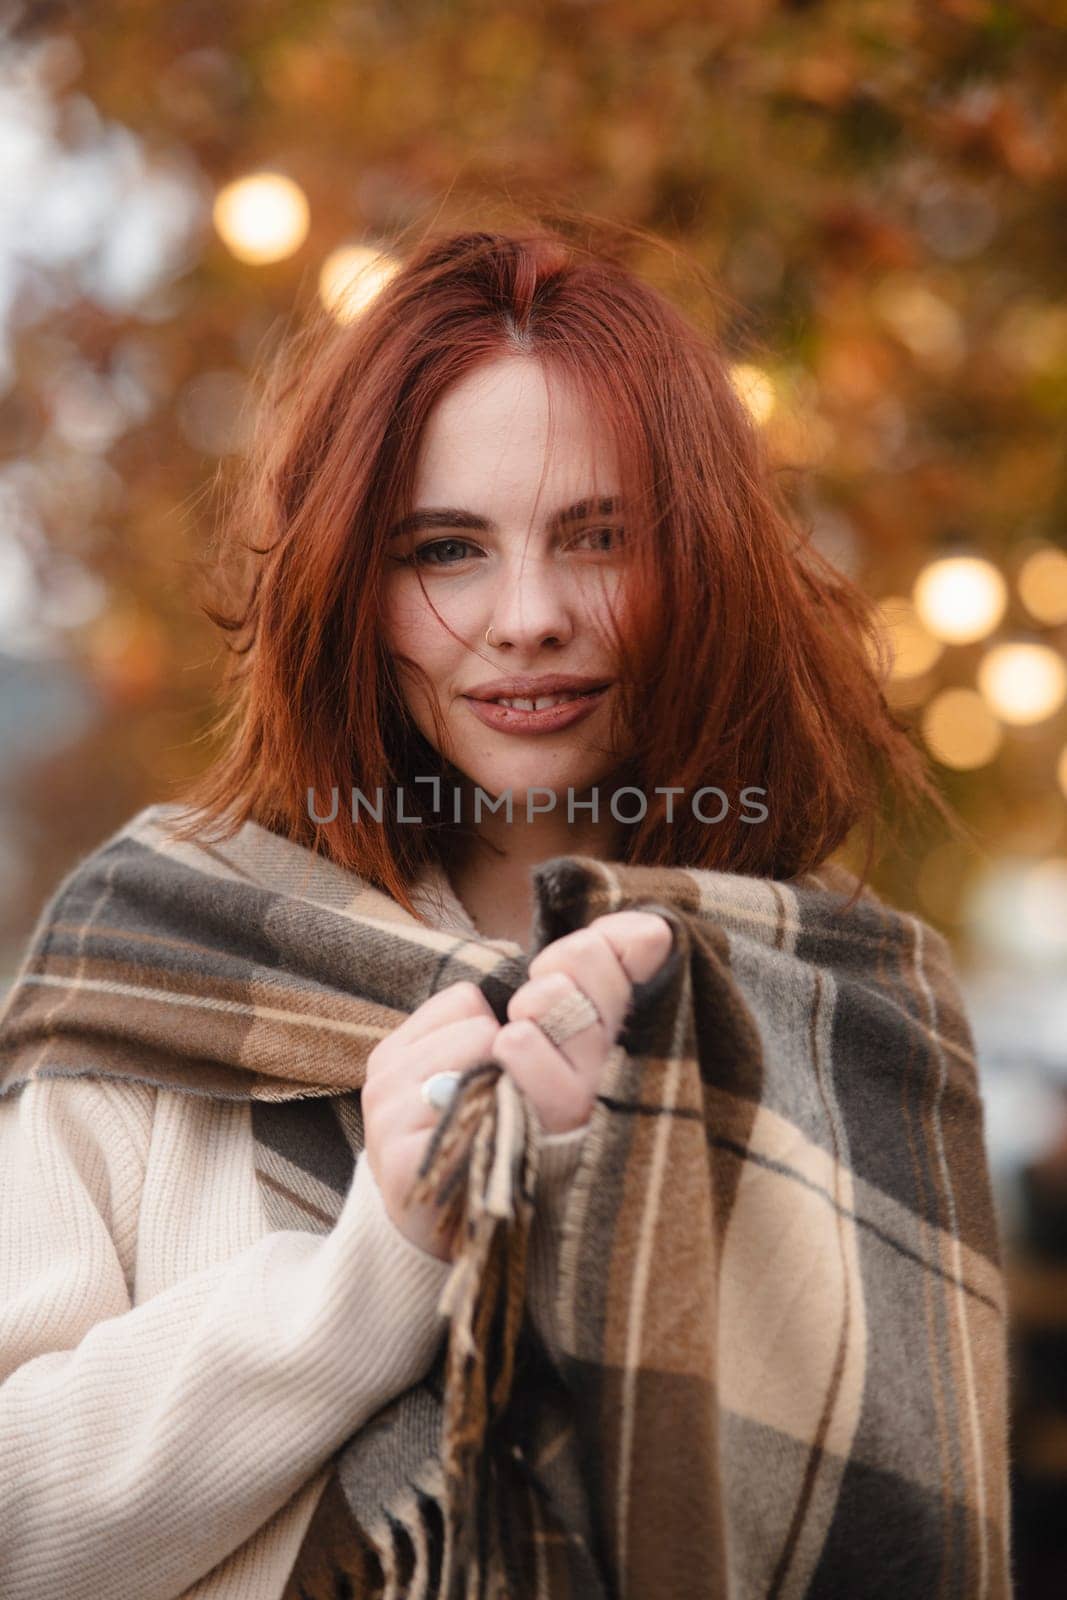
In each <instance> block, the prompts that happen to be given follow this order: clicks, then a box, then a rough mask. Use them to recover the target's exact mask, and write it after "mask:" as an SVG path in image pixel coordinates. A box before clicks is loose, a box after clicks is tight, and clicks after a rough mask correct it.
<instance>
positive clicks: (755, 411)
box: [730, 361, 778, 422]
mask: <svg viewBox="0 0 1067 1600" xmlns="http://www.w3.org/2000/svg"><path fill="white" fill-rule="evenodd" d="M730 381H731V383H732V384H733V386H734V388H735V389H736V391H737V393H738V395H739V397H740V398H741V400H743V401H744V403H745V405H746V406H747V407H748V409H749V412H750V413H751V415H752V417H753V418H754V419H755V421H756V422H766V421H767V419H768V418H769V417H770V416H771V414H772V412H773V411H774V409H775V406H776V405H777V404H778V396H777V393H776V391H775V387H774V383H773V380H772V379H771V377H770V376H769V374H768V373H766V372H764V370H763V368H762V367H757V366H756V365H755V363H754V362H750V361H735V362H734V363H733V365H732V366H731V367H730Z"/></svg>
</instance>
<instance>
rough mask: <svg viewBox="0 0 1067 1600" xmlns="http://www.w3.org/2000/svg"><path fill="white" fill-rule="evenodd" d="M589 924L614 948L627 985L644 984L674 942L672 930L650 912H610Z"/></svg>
mask: <svg viewBox="0 0 1067 1600" xmlns="http://www.w3.org/2000/svg"><path fill="white" fill-rule="evenodd" d="M589 927H590V929H591V930H594V931H595V932H597V933H598V934H600V936H601V938H603V939H605V940H606V941H607V943H608V944H609V945H610V946H611V948H612V949H613V950H614V951H615V954H616V955H617V956H618V958H619V961H620V962H621V964H622V967H623V969H624V971H625V972H626V975H627V977H628V978H629V980H630V983H631V984H634V983H645V982H647V980H648V979H649V978H651V977H652V974H653V973H654V972H658V971H659V969H660V967H662V965H663V963H664V962H665V961H666V959H667V957H668V956H669V955H670V952H671V946H672V945H673V943H674V929H673V928H672V927H671V925H670V923H669V922H668V921H667V919H666V917H661V916H660V915H659V914H658V913H657V912H654V911H611V912H608V914H607V915H606V916H603V917H596V918H595V919H594V920H593V921H592V922H591V923H590V924H589ZM561 942H562V941H561ZM551 948H552V947H551V945H550V946H549V949H551Z"/></svg>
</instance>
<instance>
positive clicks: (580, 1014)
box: [533, 988, 604, 1047]
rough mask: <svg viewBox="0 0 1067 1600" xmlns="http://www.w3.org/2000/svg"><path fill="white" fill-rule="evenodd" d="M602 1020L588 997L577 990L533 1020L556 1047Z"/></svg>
mask: <svg viewBox="0 0 1067 1600" xmlns="http://www.w3.org/2000/svg"><path fill="white" fill-rule="evenodd" d="M603 1020H604V1019H603V1018H602V1017H601V1015H600V1012H599V1011H598V1010H597V1008H596V1006H595V1005H594V1004H593V1002H592V1001H591V1000H590V998H589V996H588V995H587V994H584V993H583V992H582V990H581V989H578V988H575V990H574V992H573V993H572V994H565V995H564V996H563V998H562V1000H557V1001H556V1003H555V1004H554V1005H551V1006H549V1008H548V1010H547V1011H546V1012H545V1014H544V1016H543V1017H534V1018H533V1021H534V1022H536V1023H537V1026H538V1027H539V1028H540V1030H541V1032H542V1033H543V1034H544V1035H545V1037H546V1038H547V1039H550V1040H551V1042H552V1043H553V1044H554V1045H556V1046H557V1047H558V1046H559V1045H561V1044H566V1042H567V1040H568V1039H571V1038H573V1037H574V1035H575V1034H576V1033H583V1032H584V1031H585V1029H586V1028H591V1027H592V1026H593V1023H594V1022H602V1021H603Z"/></svg>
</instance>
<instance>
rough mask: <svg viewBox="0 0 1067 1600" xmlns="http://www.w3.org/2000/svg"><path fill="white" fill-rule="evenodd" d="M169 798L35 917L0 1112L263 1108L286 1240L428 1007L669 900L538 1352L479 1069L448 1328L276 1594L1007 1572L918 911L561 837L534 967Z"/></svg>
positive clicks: (997, 1589) (991, 1372)
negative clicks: (612, 915)
mask: <svg viewBox="0 0 1067 1600" xmlns="http://www.w3.org/2000/svg"><path fill="white" fill-rule="evenodd" d="M174 809H176V808H172V807H169V806H150V807H148V808H147V809H146V810H145V811H142V812H141V813H139V814H138V815H137V816H136V817H134V818H133V819H132V821H130V822H129V823H127V824H126V825H125V826H124V827H123V828H121V829H120V830H119V831H118V832H117V833H115V834H114V835H113V836H112V837H111V838H110V839H108V840H107V841H106V842H105V843H104V844H102V845H101V846H100V847H99V848H98V849H96V850H95V851H94V852H93V853H92V854H90V855H89V856H88V857H87V858H86V859H84V860H83V861H82V862H81V863H80V864H79V865H77V866H76V867H75V869H74V870H73V871H72V872H71V873H69V874H68V876H67V877H66V878H65V879H64V880H63V882H62V883H61V884H60V886H59V888H58V889H57V891H56V893H55V895H54V896H53V898H52V899H51V901H50V902H49V904H48V905H47V906H46V907H45V909H44V911H43V912H42V913H41V917H40V919H39V922H38V926H37V929H36V932H35V934H34V935H33V938H32V940H31V943H30V945H29V947H28V950H27V953H26V955H25V958H24V960H23V963H22V967H21V970H20V971H19V973H18V975H17V977H16V979H15V982H14V985H13V987H12V990H11V992H10V994H9V996H8V999H7V1002H6V1005H5V1009H4V1012H3V1016H2V1019H0V1052H2V1053H0V1070H2V1077H0V1093H10V1092H15V1091H17V1089H18V1088H19V1087H20V1086H21V1085H22V1084H23V1083H24V1082H26V1081H27V1080H28V1079H30V1078H32V1077H35V1076H40V1075H44V1074H50V1075H59V1076H63V1075H72V1076H73V1075H86V1074H88V1075H94V1076H107V1077H111V1078H118V1079H124V1078H126V1079H136V1080H139V1081H141V1082H146V1083H150V1084H156V1085H161V1086H164V1087H168V1088H169V1087H177V1088H180V1089H182V1090H185V1091H187V1092H192V1093H196V1094H204V1095H212V1096H222V1097H224V1098H226V1099H228V1100H232V1099H234V1098H235V1097H242V1096H243V1097H247V1098H248V1099H249V1100H250V1101H251V1103H252V1119H253V1126H254V1133H255V1146H256V1165H257V1172H258V1174H259V1178H260V1181H261V1185H262V1190H263V1195H264V1199H265V1204H266V1207H267V1212H268V1215H269V1217H270V1218H271V1219H272V1225H273V1226H277V1227H284V1228H307V1229H310V1230H313V1231H319V1232H323V1231H325V1230H326V1229H328V1228H329V1227H330V1226H331V1225H332V1223H333V1221H335V1220H336V1217H337V1216H338V1214H339V1213H340V1210H341V1207H342V1204H343V1201H344V1197H345V1194H346V1191H347V1189H348V1186H349V1183H350V1179H351V1176H352V1169H353V1164H354V1161H355V1159H356V1157H357V1156H358V1154H359V1151H360V1149H361V1148H362V1144H363V1129H362V1119H361V1115H360V1093H359V1091H360V1084H361V1082H362V1080H363V1073H364V1066H365V1061H366V1058H367V1055H368V1054H369V1052H370V1050H371V1049H372V1048H373V1046H374V1045H375V1044H376V1043H377V1041H378V1040H379V1039H381V1038H382V1037H383V1035H385V1034H386V1033H388V1032H389V1031H390V1030H391V1029H393V1028H394V1027H396V1026H397V1025H398V1023H399V1022H400V1021H401V1020H403V1018H404V1017H405V1016H406V1015H408V1014H409V1013H410V1012H411V1011H413V1010H414V1009H415V1008H416V1007H417V1006H418V1005H420V1004H421V1003H422V1002H423V1001H424V1000H426V999H427V998H428V997H429V996H430V995H432V994H434V993H435V992H436V991H438V990H440V989H442V988H444V987H445V986H446V985H448V984H451V983H455V982H457V981H458V980H462V979H470V980H473V981H475V982H476V983H478V984H479V985H480V987H481V989H482V991H483V992H484V994H485V995H486V998H487V1000H488V1001H489V1003H490V1004H491V1005H492V1007H493V1010H494V1012H495V1014H496V1015H497V1016H498V1017H499V1019H500V1020H501V1021H504V1020H506V1011H505V1008H506V1005H507V1000H508V998H509V996H510V995H511V994H512V993H513V992H514V991H515V989H517V988H518V987H519V986H520V985H521V984H522V983H523V982H524V981H525V977H526V973H527V966H528V961H529V959H530V958H531V957H532V954H534V953H536V951H538V950H540V949H541V948H543V947H544V945H546V944H548V943H550V942H551V941H552V940H554V939H557V938H560V937H562V936H563V935H564V934H566V933H568V932H570V931H572V930H573V929H576V928H579V927H583V926H585V925H586V924H588V923H589V922H591V921H592V920H593V919H594V918H595V917H597V916H601V915H603V914H605V913H607V912H609V911H616V910H620V909H625V908H644V909H654V910H657V911H659V912H660V913H661V914H662V915H664V916H666V917H667V918H668V920H669V921H670V922H671V925H672V928H673V930H674V935H675V939H674V947H673V950H672V953H671V956H670V957H669V959H668V961H667V963H666V965H665V966H664V967H663V968H662V969H661V970H660V972H659V973H657V974H656V975H655V976H654V977H653V978H652V979H651V980H650V981H649V982H648V983H647V984H644V985H638V987H637V989H636V991H635V995H634V1003H633V1005H632V1007H631V1010H630V1012H629V1014H628V1018H627V1023H626V1027H625V1030H624V1032H623V1034H622V1035H621V1036H620V1041H619V1046H620V1047H619V1048H617V1049H616V1050H615V1051H614V1052H613V1053H612V1056H611V1057H610V1058H609V1063H608V1068H607V1071H606V1073H605V1077H604V1079H603V1081H602V1083H601V1086H600V1093H599V1095H598V1098H597V1102H596V1105H595V1108H594V1111H593V1115H592V1119H591V1122H590V1124H589V1128H588V1131H587V1134H586V1136H585V1138H584V1140H583V1145H582V1153H581V1157H580V1160H579V1164H578V1167H577V1170H576V1173H575V1176H574V1179H573V1182H572V1185H571V1188H570V1190H569V1191H568V1197H567V1200H566V1210H565V1214H564V1220H563V1245H562V1250H561V1256H560V1260H559V1270H558V1292H557V1295H556V1303H555V1306H554V1318H555V1321H554V1330H555V1331H554V1333H553V1338H552V1340H551V1341H548V1340H543V1339H542V1338H541V1337H540V1336H539V1335H538V1334H537V1333H536V1332H535V1331H534V1330H533V1329H532V1327H531V1326H530V1325H529V1320H528V1318H527V1317H526V1316H525V1315H524V1301H523V1295H524V1289H523V1284H524V1264H525V1252H526V1241H527V1237H528V1230H529V1227H530V1221H531V1217H532V1215H533V1214H534V1209H535V1206H536V1185H537V1170H538V1138H539V1134H540V1126H539V1122H538V1119H537V1114H536V1111H535V1110H534V1109H533V1108H532V1106H530V1105H529V1103H528V1102H527V1101H526V1100H525V1097H524V1096H522V1095H521V1093H520V1092H519V1091H518V1090H517V1089H516V1087H515V1086H514V1083H513V1080H511V1079H510V1078H509V1076H508V1075H507V1074H506V1073H502V1072H501V1071H500V1069H499V1068H498V1067H497V1066H495V1065H494V1064H492V1063H482V1064H480V1065H479V1066H476V1067H472V1068H471V1069H470V1070H469V1071H468V1072H466V1073H465V1074H464V1075H463V1078H462V1080H461V1083H460V1086H459V1092H458V1094H457V1096H456V1098H455V1100H454V1101H453V1103H452V1105H451V1107H450V1108H449V1111H448V1112H447V1113H446V1114H445V1115H444V1116H443V1117H442V1119H441V1122H440V1124H439V1125H438V1127H437V1129H436V1130H435V1131H434V1133H433V1134H432V1135H431V1136H428V1138H429V1148H428V1153H427V1157H426V1159H425V1160H424V1162H423V1164H422V1169H421V1174H422V1176H421V1179H420V1184H419V1188H418V1191H417V1192H418V1193H419V1195H420V1196H422V1197H424V1198H425V1197H429V1196H431V1195H435V1196H436V1197H437V1199H438V1203H439V1204H440V1205H441V1206H442V1207H447V1208H451V1209H450V1214H451V1216H452V1217H453V1219H455V1218H460V1219H462V1223H463V1249H462V1252H461V1253H460V1254H459V1256H458V1257H457V1260H456V1262H455V1263H454V1265H453V1267H452V1270H451V1273H450V1275H449V1277H448V1279H447V1280H446V1284H445V1288H444V1291H443V1294H442V1300H441V1302H440V1305H441V1309H442V1311H443V1312H446V1313H447V1317H448V1322H447V1337H446V1338H444V1339H443V1340H442V1343H441V1349H440V1352H439V1356H438V1358H437V1360H436V1361H435V1364H434V1365H433V1367H432V1369H431V1370H430V1371H429V1372H428V1373H427V1375H426V1376H425V1378H424V1380H423V1381H422V1382H420V1383H418V1384H416V1385H415V1386H413V1387H412V1388H411V1389H409V1390H408V1391H407V1392H406V1393H404V1394H402V1395H401V1396H399V1397H397V1398H396V1400H395V1401H393V1402H392V1403H390V1404H388V1405H386V1406H384V1407H382V1408H381V1410H380V1411H379V1412H377V1413H376V1414H375V1415H374V1416H373V1417H372V1418H370V1419H369V1421H368V1422H367V1423H366V1425H365V1426H364V1427H362V1428H361V1429H360V1430H359V1431H358V1432H357V1433H356V1434H354V1435H353V1437H352V1438H351V1439H349V1440H348V1441H347V1442H346V1444H345V1446H344V1447H343V1449H342V1450H340V1451H339V1452H338V1453H337V1455H336V1457H335V1458H334V1460H333V1462H332V1464H331V1465H330V1470H329V1476H328V1480H327V1487H326V1489H325V1491H324V1493H323V1495H322V1497H321V1499H320V1500H319V1502H318V1505H317V1510H316V1512H315V1514H314V1517H313V1520H312V1522H311V1524H310V1526H309V1528H308V1531H307V1535H306V1537H305V1539H304V1542H303V1545H302V1548H301V1550H300V1554H299V1556H298V1559H297V1561H296V1565H295V1567H294V1569H293V1572H292V1575H291V1578H290V1580H289V1584H288V1587H287V1589H286V1597H287V1600H338V1597H341V1596H352V1597H360V1600H362V1597H363V1596H367V1595H375V1596H377V1595H385V1596H387V1597H389V1600H393V1597H398V1596H401V1595H404V1596H412V1597H414V1600H419V1597H427V1600H430V1597H433V1600H455V1597H464V1600H474V1597H475V1596H482V1595H485V1596H491V1597H494V1600H495V1597H498V1596H515V1597H527V1596H529V1597H531V1600H532V1597H535V1596H537V1597H544V1596H550V1597H560V1600H601V1597H602V1600H608V1597H627V1600H633V1597H641V1600H696V1597H697V1596H709V1597H711V1596H714V1597H718V1600H756V1597H757V1596H758V1597H761V1600H770V1597H776V1600H799V1597H801V1596H803V1597H807V1600H831V1597H832V1600H845V1597H848V1600H851V1597H854V1596H858V1595H863V1596H864V1597H865V1600H879V1597H885V1600H901V1597H903V1596H907V1597H909V1600H911V1597H918V1596H923V1597H926V1596H935V1595H936V1596H938V1597H940V1600H1002V1597H1005V1596H1008V1595H1009V1594H1010V1578H1009V1565H1010V1549H1009V1544H1010V1541H1009V1513H1008V1495H1007V1427H1008V1424H1007V1396H1006V1370H1007V1364H1006V1347H1005V1322H1006V1318H1005V1300H1004V1289H1003V1281H1002V1276H1001V1270H1000V1260H999V1243H998V1236H997V1228H996V1221H995V1214H994V1210H993V1207H992V1201H991V1194H990V1185H989V1176H988V1169H987V1162H986V1153H985V1145H984V1130H983V1111H982V1103H981V1100H980V1098H979V1091H978V1083H977V1078H976V1070H975V1063H974V1059H973V1054H972V1041H971V1037H970V1032H969V1028H968V1023H967V1020H966V1017H965V1014H964V1012H963V1010H962V1007H961V1002H960V997H959V993H958V989H957V985H956V981H955V978H954V976H953V970H952V964H951V960H950V955H949V951H948V947H947V945H946V943H945V941H944V940H943V939H942V938H941V937H940V936H939V935H938V934H937V933H936V932H935V931H934V930H932V929H931V928H929V927H928V926H927V925H926V924H925V923H923V922H922V921H920V920H917V919H916V918H914V917H911V916H907V915H904V914H902V913H900V912H897V911H895V910H893V909H891V908H889V907H888V906H887V905H885V904H884V903H882V902H881V900H880V899H878V898H877V897H876V896H875V895H874V894H873V893H872V892H871V891H870V890H864V891H863V893H862V894H861V895H860V896H859V897H858V898H857V899H856V900H855V902H854V903H852V904H848V905H846V904H845V902H846V900H847V898H848V896H849V893H850V892H851V891H852V890H853V889H854V888H855V887H856V881H855V879H854V878H853V877H852V876H851V874H849V873H848V872H846V871H845V870H844V869H843V868H840V867H836V866H827V867H824V868H823V869H822V870H821V871H819V872H818V873H812V874H810V875H807V876H805V877H803V878H798V879H795V880H791V881H788V882H778V881H772V880H769V879H756V878H750V877H743V876H735V875H731V874H727V873H721V872H711V871H697V870H682V869H674V868H672V869H660V868H651V867H632V866H626V865H621V864H618V863H610V862H604V861H599V860H594V859H591V858H586V857H580V856H565V857H560V858H557V859H555V860H552V861H548V862H546V863H544V864H542V865H541V866H540V867H538V868H537V869H536V870H535V871H534V873H533V885H534V890H535V903H536V922H535V938H534V941H533V949H532V951H531V953H530V956H526V955H523V956H522V957H519V958H515V957H509V956H503V955H502V954H501V952H500V951H499V950H498V949H494V948H492V947H491V946H490V944H489V943H488V942H487V941H482V940H468V939H465V938H463V937H461V936H457V935H456V934H455V933H449V932H443V931H439V930H435V929H433V928H430V927H428V926H426V925H425V924H423V923H421V922H419V921H417V920H416V919H415V918H413V917H411V916H410V915H409V914H408V913H407V912H405V911H404V910H403V908H401V907H400V906H399V905H398V904H397V903H396V902H395V901H393V900H392V898H391V897H390V896H388V895H386V894H384V893H382V892H380V891H378V890H375V889H373V888H371V887H370V886H368V885H367V884H366V883H365V882H363V880H361V879H360V878H358V877H357V876H356V875H354V874H352V873H348V872H345V871H343V870H342V869H340V868H339V867H337V866H336V865H335V864H333V863H331V862H329V861H328V860H327V859H326V858H325V857H323V856H322V855H319V854H315V853H313V852H312V851H310V850H307V849H305V848H303V847H301V846H298V845H295V844H293V843H291V842H289V841H286V840H284V839H282V838H280V837H278V836H277V835H275V834H273V833H271V832H269V831H268V830H266V829H264V828H262V827H260V826H258V825H257V824H254V823H246V824H245V825H244V827H243V828H242V829H241V831H240V832H239V833H238V834H237V835H236V836H235V837H234V838H233V839H231V840H230V841H227V842H224V843H221V844H208V843H181V842H178V841H174V840H172V839H171V838H170V837H169V835H168V833H167V831H166V819H167V815H168V813H169V812H171V811H172V810H174ZM457 1174H458V1177H457ZM550 1343H551V1345H552V1347H551V1348H550V1347H549V1344H550ZM353 1359H354V1360H356V1359H358V1353H357V1352H353Z"/></svg>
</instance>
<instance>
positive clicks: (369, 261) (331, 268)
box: [319, 244, 399, 322]
mask: <svg viewBox="0 0 1067 1600" xmlns="http://www.w3.org/2000/svg"><path fill="white" fill-rule="evenodd" d="M398 270H399V262H397V261H394V260H393V259H392V258H391V257H390V256H388V255H385V254H384V253H383V252H382V251H380V250H375V249H373V248H372V247H371V246H370V245H362V244H359V245H345V246H343V247H342V248H341V249H338V250H333V251H331V253H330V254H329V255H328V256H327V257H326V260H325V261H324V262H323V263H322V267H321V269H320V271H319V299H320V300H321V301H322V303H323V305H324V306H325V307H326V310H327V311H329V312H330V314H331V316H333V317H335V318H336V319H337V321H338V322H354V321H355V319H356V318H357V317H358V316H359V314H360V312H361V311H362V310H363V309H364V308H365V307H366V306H368V305H370V303H371V301H372V300H373V299H374V297H375V295H377V294H378V293H379V291H380V290H381V289H382V288H384V286H385V285H386V284H387V283H388V282H389V279H390V278H391V277H392V276H393V274H394V273H395V272H397V271H398Z"/></svg>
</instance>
